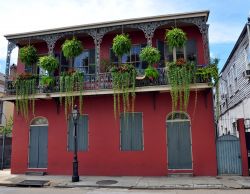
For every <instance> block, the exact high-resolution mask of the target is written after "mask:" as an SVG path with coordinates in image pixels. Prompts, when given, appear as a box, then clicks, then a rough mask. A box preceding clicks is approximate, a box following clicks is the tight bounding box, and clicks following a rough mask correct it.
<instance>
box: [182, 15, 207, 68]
mask: <svg viewBox="0 0 250 194" xmlns="http://www.w3.org/2000/svg"><path fill="white" fill-rule="evenodd" d="M179 21H182V22H186V23H192V24H194V25H196V26H197V27H198V28H199V30H200V33H201V34H202V40H203V48H204V54H205V55H204V60H205V63H207V64H209V62H210V56H209V45H208V27H209V25H208V24H207V23H206V18H205V17H196V18H185V19H180V20H179Z"/></svg>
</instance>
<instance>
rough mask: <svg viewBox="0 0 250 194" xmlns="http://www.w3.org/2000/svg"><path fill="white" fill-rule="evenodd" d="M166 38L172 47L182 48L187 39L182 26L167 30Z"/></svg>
mask: <svg viewBox="0 0 250 194" xmlns="http://www.w3.org/2000/svg"><path fill="white" fill-rule="evenodd" d="M165 39H166V41H167V43H168V46H169V47H170V49H173V48H182V47H183V46H184V44H185V43H186V41H187V36H186V33H185V32H184V31H183V30H182V29H180V28H173V29H171V30H167V31H166V35H165Z"/></svg>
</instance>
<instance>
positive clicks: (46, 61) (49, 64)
mask: <svg viewBox="0 0 250 194" xmlns="http://www.w3.org/2000/svg"><path fill="white" fill-rule="evenodd" d="M38 65H39V66H40V67H41V68H43V69H45V70H46V71H48V72H49V74H51V73H52V72H53V71H55V70H56V69H57V68H58V65H59V61H58V60H57V59H56V58H55V57H54V56H52V55H49V56H43V57H40V58H39V62H38Z"/></svg>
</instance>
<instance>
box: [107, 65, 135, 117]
mask: <svg viewBox="0 0 250 194" xmlns="http://www.w3.org/2000/svg"><path fill="white" fill-rule="evenodd" d="M111 75H112V80H113V90H114V94H113V97H114V116H115V119H116V114H117V113H118V114H120V97H121V96H120V95H122V101H123V112H124V113H125V112H127V111H132V112H133V111H134V101H135V79H136V70H135V68H134V66H133V65H131V64H123V65H121V66H119V67H113V68H112V69H111ZM130 98H131V103H130Z"/></svg>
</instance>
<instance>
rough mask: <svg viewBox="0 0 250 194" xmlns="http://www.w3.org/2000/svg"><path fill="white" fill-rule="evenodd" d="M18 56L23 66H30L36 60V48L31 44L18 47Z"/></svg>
mask: <svg viewBox="0 0 250 194" xmlns="http://www.w3.org/2000/svg"><path fill="white" fill-rule="evenodd" d="M19 58H20V60H21V62H22V63H24V64H25V66H32V65H33V64H35V63H36V62H37V60H38V56H37V51H36V48H35V47H33V46H31V45H29V46H25V47H22V48H20V50H19Z"/></svg>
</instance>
